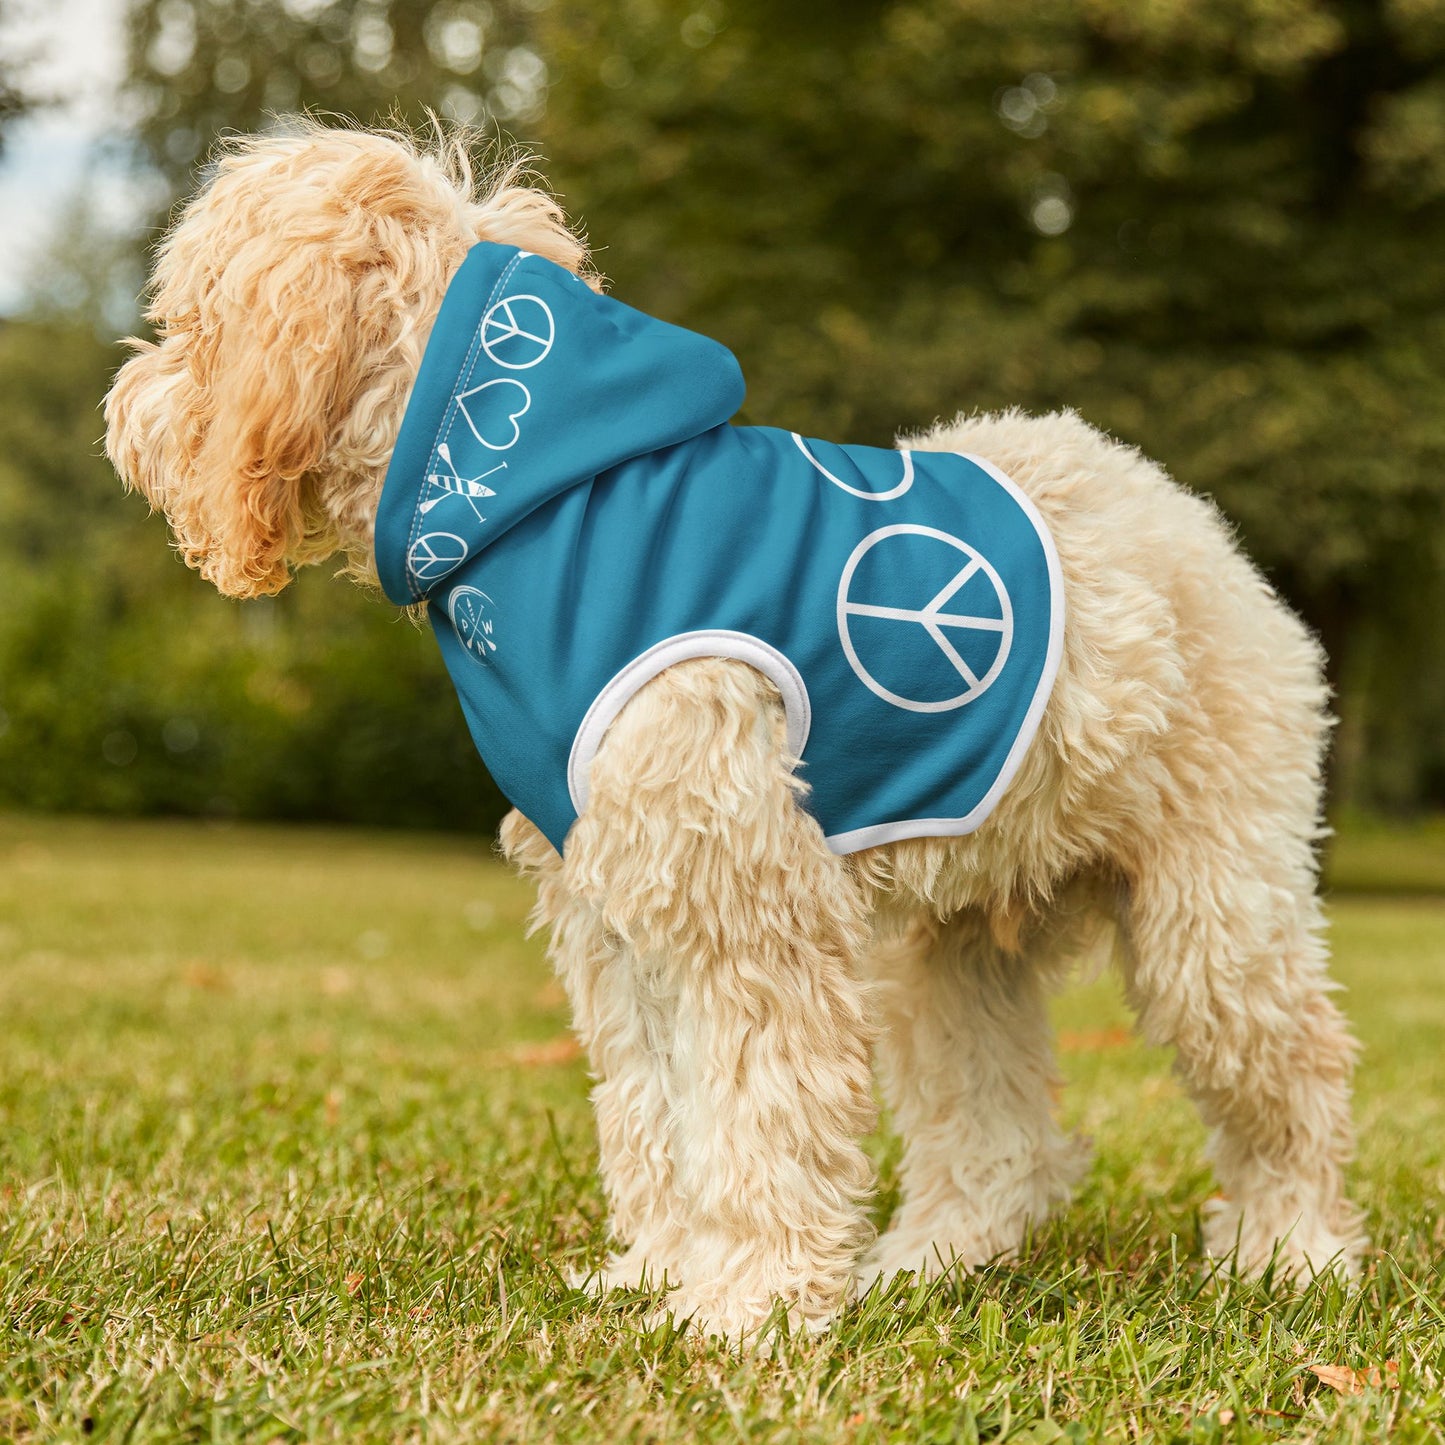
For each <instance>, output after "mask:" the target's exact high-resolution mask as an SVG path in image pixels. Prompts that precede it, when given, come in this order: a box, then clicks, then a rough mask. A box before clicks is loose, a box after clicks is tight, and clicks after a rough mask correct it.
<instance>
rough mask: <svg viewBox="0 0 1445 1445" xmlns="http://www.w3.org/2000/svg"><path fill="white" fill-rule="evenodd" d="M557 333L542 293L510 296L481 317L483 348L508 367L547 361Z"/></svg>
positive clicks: (520, 368) (517, 368)
mask: <svg viewBox="0 0 1445 1445" xmlns="http://www.w3.org/2000/svg"><path fill="white" fill-rule="evenodd" d="M556 335H557V325H556V323H555V322H554V321H553V320H552V309H551V307H549V306H548V305H547V303H546V302H545V301H543V300H542V298H541V297H540V296H530V295H529V296H508V297H507V298H506V299H505V300H503V301H498V302H497V304H496V305H495V306H493V307H492V309H491V310H490V311H488V312H487V314H486V315H485V316H483V317H482V350H483V351H485V352H486V353H487V355H488V356H490V357H491V358H492V360H493V361H495V362H496V363H497V365H498V366H505V367H506V368H507V370H508V371H526V370H527V368H528V367H529V366H536V364H537V363H538V362H539V361H545V360H546V358H547V353H548V352H549V351H551V349H552V342H553V340H554V339H555V338H556Z"/></svg>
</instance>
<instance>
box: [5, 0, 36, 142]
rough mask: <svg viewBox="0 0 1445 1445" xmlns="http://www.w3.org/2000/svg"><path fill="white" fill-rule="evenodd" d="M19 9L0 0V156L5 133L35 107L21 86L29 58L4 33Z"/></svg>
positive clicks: (32, 99)
mask: <svg viewBox="0 0 1445 1445" xmlns="http://www.w3.org/2000/svg"><path fill="white" fill-rule="evenodd" d="M19 8H20V7H19V6H17V5H16V4H15V0H0V35H3V36H4V44H3V45H0V156H3V155H4V152H5V132H6V131H7V130H9V128H10V127H11V125H13V124H14V122H15V121H17V120H19V119H20V117H21V116H23V115H24V114H25V113H26V112H27V111H29V110H30V109H32V107H33V106H34V105H35V101H36V97H35V96H34V95H32V94H31V93H30V90H29V88H28V87H27V86H26V85H25V84H24V76H23V72H24V69H25V65H26V62H27V60H28V59H29V56H28V55H27V54H26V53H25V52H24V51H23V50H22V49H20V48H19V47H17V46H16V45H15V44H14V43H13V40H12V37H11V36H9V35H6V34H5V32H6V31H7V30H8V29H9V27H10V26H11V25H12V24H13V23H14V21H15V18H16V15H17V13H18V11H19Z"/></svg>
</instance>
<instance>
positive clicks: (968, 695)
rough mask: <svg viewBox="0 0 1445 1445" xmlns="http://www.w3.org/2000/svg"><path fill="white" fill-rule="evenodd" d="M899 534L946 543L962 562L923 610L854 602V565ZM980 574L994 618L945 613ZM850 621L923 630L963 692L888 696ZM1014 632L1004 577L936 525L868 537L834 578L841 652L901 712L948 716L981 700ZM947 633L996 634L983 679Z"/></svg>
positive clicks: (882, 530) (1000, 668)
mask: <svg viewBox="0 0 1445 1445" xmlns="http://www.w3.org/2000/svg"><path fill="white" fill-rule="evenodd" d="M898 536H915V537H930V538H933V539H934V540H935V541H938V542H942V543H946V544H947V545H948V546H949V547H951V548H953V549H954V550H955V551H957V552H958V553H960V554H961V555H962V557H963V558H965V559H966V560H965V561H964V563H963V565H962V566H961V567H960V568H959V569H958V571H957V572H955V573H954V574H953V576H952V577H951V578H950V579H949V580H948V581H947V582H946V583H945V584H944V585H943V586H942V587H941V588H940V589H939V590H938V591H937V592H936V593H935V594H934V595H933V596H932V597H931V598H930V599H929V600H928V601H927V602H926V603H925V604H924V605H923V606H922V607H917V608H913V607H894V606H881V605H878V604H875V603H871V602H865V601H857V600H855V599H854V598H853V597H852V595H851V591H850V589H851V586H852V582H853V574H854V573H855V572H856V571H857V570H858V564H859V563H860V562H861V561H862V560H863V558H864V557H865V556H866V555H867V554H868V553H869V552H871V551H872V550H873V548H874V547H876V546H877V545H878V544H879V543H880V542H884V541H886V540H887V539H888V538H890V537H898ZM979 573H982V574H983V576H984V578H985V579H986V580H987V581H988V583H989V584H990V586H991V587H992V589H993V594H994V599H995V601H996V602H997V604H998V608H999V615H998V616H997V617H994V616H981V615H976V614H965V613H956V612H948V611H946V610H945V609H946V608H947V606H948V604H949V603H950V602H951V601H952V600H953V598H954V597H956V596H957V595H958V593H959V592H961V591H962V590H963V588H964V587H965V586H966V585H967V584H968V583H969V582H970V581H972V579H973V578H974V577H975V576H977V575H978V574H979ZM850 617H875V618H881V619H883V620H884V621H887V622H891V623H896V624H897V625H898V627H899V628H900V629H901V628H904V627H909V628H912V627H918V628H921V629H922V630H923V632H924V633H925V634H926V635H927V636H928V637H929V638H930V639H931V641H932V643H933V645H934V646H935V647H936V648H937V649H938V651H939V653H941V654H942V657H943V659H944V660H945V661H946V664H947V666H948V667H949V668H951V669H952V671H953V672H954V673H956V674H957V675H958V678H959V679H960V680H961V681H962V682H963V684H964V689H963V691H962V692H960V693H958V694H957V695H956V696H954V697H948V698H944V699H942V700H941V701H928V702H924V701H919V700H918V699H917V698H909V697H900V696H899V695H898V694H897V693H896V692H891V691H890V690H889V689H888V688H886V687H884V686H883V684H882V683H880V682H879V681H878V679H877V678H875V677H874V676H873V674H872V673H871V672H869V670H868V669H867V667H865V666H864V664H863V661H862V659H861V658H860V657H859V656H858V651H857V648H856V647H855V646H854V641H853V637H852V634H851V633H850V631H849V626H848V619H849V618H850ZM1013 628H1014V624H1013V604H1012V603H1011V602H1010V601H1009V595H1008V589H1007V588H1006V587H1005V586H1004V585H1003V581H1002V579H1001V578H1000V577H999V575H998V573H997V572H996V571H995V570H994V568H993V566H992V564H991V563H990V562H989V561H988V559H987V558H986V557H985V556H984V555H983V554H982V553H981V552H978V551H975V550H974V548H972V547H970V546H969V545H968V543H967V542H961V541H959V539H958V538H957V537H953V536H950V535H949V534H948V533H947V532H940V531H938V530H937V528H934V527H920V526H912V525H909V524H906V523H900V524H898V525H896V526H892V527H882V528H880V529H879V530H878V531H876V532H872V533H870V534H869V535H868V536H866V537H865V538H864V539H863V540H862V541H861V542H860V543H859V544H858V545H857V546H856V547H855V548H854V549H853V555H852V556H851V557H849V558H848V561H847V563H846V565H845V566H844V568H843V575H842V576H841V577H840V578H839V579H838V638H839V640H840V641H841V642H842V644H843V652H844V654H845V655H846V656H847V658H848V664H849V666H850V667H851V668H852V669H853V671H854V672H855V673H856V674H857V675H858V679H859V681H860V682H862V683H863V685H864V686H865V687H867V688H868V690H869V691H870V692H872V693H874V694H876V695H877V696H878V697H881V698H882V699H883V701H884V702H887V703H891V704H892V705H893V706H894V707H900V708H904V709H905V710H907V711H908V712H951V711H952V710H953V709H954V708H957V707H963V706H964V704H965V703H970V702H972V701H973V700H974V699H975V698H977V697H980V696H982V694H983V693H984V692H986V691H987V690H988V688H989V687H990V686H991V685H992V684H993V682H994V680H995V679H996V678H997V677H998V675H999V673H1000V672H1002V671H1003V665H1004V663H1005V662H1006V661H1007V660H1008V654H1009V648H1010V647H1011V646H1012V644H1013ZM949 632H975V633H977V632H984V633H994V634H996V635H997V636H998V639H999V641H998V652H997V653H996V655H995V656H994V659H993V662H992V663H991V664H990V666H989V667H988V668H987V669H986V670H985V671H984V673H983V675H982V676H981V677H980V676H979V675H978V673H977V672H975V671H974V669H973V668H971V667H970V666H969V665H968V663H967V662H966V661H964V659H963V657H962V655H961V654H960V653H959V651H958V649H957V648H956V647H955V646H954V645H953V643H952V642H951V641H950V640H949V637H948V633H949ZM900 635H901V634H900Z"/></svg>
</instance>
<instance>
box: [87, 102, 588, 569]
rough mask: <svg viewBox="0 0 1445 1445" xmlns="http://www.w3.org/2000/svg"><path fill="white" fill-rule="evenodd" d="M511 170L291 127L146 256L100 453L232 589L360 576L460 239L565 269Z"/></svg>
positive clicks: (543, 204) (233, 149) (550, 216)
mask: <svg viewBox="0 0 1445 1445" xmlns="http://www.w3.org/2000/svg"><path fill="white" fill-rule="evenodd" d="M520 170H521V168H520V166H519V165H513V166H511V167H509V168H507V170H506V171H505V172H504V173H503V174H502V175H501V176H500V177H498V178H494V179H493V180H492V181H491V182H490V183H489V184H485V185H481V186H479V185H477V184H476V183H475V182H474V179H473V176H472V172H471V167H470V166H469V164H468V161H467V155H466V148H465V145H464V143H463V142H461V141H459V140H452V141H445V140H443V141H442V142H441V143H440V144H439V145H438V146H437V147H436V149H435V150H431V151H428V150H426V149H424V148H421V147H419V146H417V145H416V144H414V143H413V142H412V141H411V140H410V139H408V138H406V137H403V136H396V135H380V134H376V133H372V132H365V131H358V130H338V129H331V128H326V127H322V126H320V125H316V124H310V123H308V124H304V125H302V126H300V127H299V128H297V129H296V130H294V131H292V132H291V133H288V134H282V135H270V136H258V137H249V138H246V139H242V140H237V141H231V142H229V143H227V144H226V145H225V146H224V148H223V150H222V151H221V154H220V156H219V158H218V161H217V163H216V166H215V170H214V175H213V177H212V179H211V181H210V183H209V184H208V185H207V186H206V187H205V188H204V189H203V190H202V191H201V192H200V193H199V194H198V195H197V196H196V197H195V198H194V199H193V200H192V201H191V202H190V203H189V204H188V205H187V206H186V207H185V209H184V210H183V211H182V212H181V215H180V218H179V219H178V221H177V222H176V224H175V225H174V226H173V227H172V228H171V230H170V232H169V234H168V235H167V236H166V238H165V240H164V242H163V243H162V245H161V247H160V250H159V252H158V254H157V258H156V265H155V271H154V275H153V277H152V281H151V292H150V295H151V304H150V306H149V309H148V310H147V313H146V315H147V318H148V319H149V320H150V321H151V322H152V324H153V325H154V327H155V329H156V340H155V341H132V342H131V343H130V345H131V346H132V347H133V348H134V351H135V355H133V356H132V357H131V359H130V360H129V361H127V362H126V363H125V365H124V366H123V367H122V368H121V369H120V372H119V374H118V375H117V376H116V379H115V384H114V385H113V386H112V388H111V391H110V394H109V396H108V397H107V398H106V403H105V416H106V450H107V452H108V454H109V456H110V458H111V461H112V462H113V463H114V465H115V467H116V470H117V471H118V472H119V473H120V475H121V477H122V478H123V480H124V481H125V483H126V485H127V486H129V487H132V488H135V489H136V490H138V491H140V492H142V493H143V494H144V495H145V497H146V498H147V500H148V501H149V502H150V503H151V505H152V507H155V508H158V509H160V510H161V511H163V512H164V513H165V514H166V517H167V519H168V520H169V521H170V524H171V529H172V531H173V532H174V534H175V538H176V543H177V546H178V547H179V549H180V552H181V555H182V556H183V557H184V559H185V561H186V562H187V564H188V565H190V566H192V567H194V568H196V569H197V570H198V571H199V572H200V573H201V575H202V576H203V577H205V578H207V579H208V580H209V581H211V582H213V583H214V584H215V585H216V587H217V588H218V589H219V590H220V591H222V592H224V593H226V594H228V595H229V596H233V597H254V596H259V595H261V594H264V593H270V592H278V591H280V590H281V588H283V587H284V586H285V585H286V583H287V582H288V581H289V580H290V578H291V571H292V568H294V567H296V566H300V565H303V564H305V563H307V562H317V561H321V560H322V559H324V558H326V557H329V556H332V555H334V554H336V553H338V552H341V553H344V554H345V555H346V558H347V564H348V570H349V571H351V572H352V573H353V574H354V575H357V576H359V577H362V578H367V577H371V576H373V575H374V573H373V563H372V558H371V529H372V523H373V520H374V517H375V511H376V504H377V500H378V498H379V496H380V490H381V482H382V480H383V478H384V476H385V471H386V464H387V460H388V458H389V457H390V454H391V451H392V447H393V445H394V444H395V441H396V435H397V430H398V428H399V427H400V424H401V417H402V413H403V411H404V410H405V405H406V400H407V396H408V394H409V392H410V388H411V384H412V381H413V380H414V378H415V376H416V371H417V367H418V366H419V365H420V362H421V354H422V351H423V349H424V347H425V344H426V338H427V335H428V334H429V332H430V329H431V325H432V322H433V321H434V320H435V317H436V313H437V310H438V308H439V307H440V305H441V301H442V297H443V295H444V294H445V291H446V287H447V283H448V281H450V279H451V277H452V275H453V274H454V273H455V271H456V269H457V267H458V266H459V265H460V264H461V262H462V259H463V257H464V256H465V255H466V252H467V250H468V248H469V247H470V246H471V245H472V244H473V243H474V242H475V241H477V240H492V241H501V242H507V243H512V244H515V245H520V246H522V247H524V248H525V249H526V250H529V251H533V252H535V253H537V254H539V255H542V256H546V257H548V258H549V259H550V260H553V261H557V262H558V263H559V264H561V265H564V266H567V267H568V268H569V269H571V270H574V271H579V272H580V271H582V270H583V268H584V267H585V265H586V251H585V248H584V246H583V244H582V242H581V241H580V240H579V239H578V238H577V237H576V236H574V235H573V234H572V233H571V232H570V231H569V230H568V229H567V227H566V224H565V222H564V220H563V218H562V214H561V212H560V210H559V209H558V207H557V205H556V203H555V202H554V201H553V200H552V198H551V197H550V196H548V195H547V194H546V193H545V192H542V191H538V190H535V189H532V188H530V187H528V186H525V185H523V184H520V183H519V176H520Z"/></svg>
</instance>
